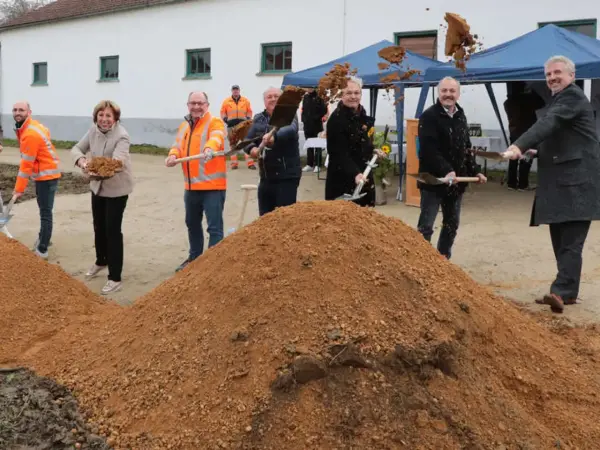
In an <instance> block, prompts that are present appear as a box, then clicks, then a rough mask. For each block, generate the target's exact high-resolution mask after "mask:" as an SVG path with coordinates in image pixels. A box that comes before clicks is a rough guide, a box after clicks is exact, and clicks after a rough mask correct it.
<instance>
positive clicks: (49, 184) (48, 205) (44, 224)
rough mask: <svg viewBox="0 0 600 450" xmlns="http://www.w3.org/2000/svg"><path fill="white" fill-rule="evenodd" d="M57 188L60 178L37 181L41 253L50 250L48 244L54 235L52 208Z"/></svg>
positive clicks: (36, 191)
mask: <svg viewBox="0 0 600 450" xmlns="http://www.w3.org/2000/svg"><path fill="white" fill-rule="evenodd" d="M57 189H58V179H56V180H48V181H36V182H35V195H36V197H37V204H38V208H39V210H40V233H39V235H38V239H39V244H38V248H37V249H38V250H39V252H40V253H46V252H47V251H48V244H50V238H51V237H52V210H53V208H54V197H55V196H56V191H57Z"/></svg>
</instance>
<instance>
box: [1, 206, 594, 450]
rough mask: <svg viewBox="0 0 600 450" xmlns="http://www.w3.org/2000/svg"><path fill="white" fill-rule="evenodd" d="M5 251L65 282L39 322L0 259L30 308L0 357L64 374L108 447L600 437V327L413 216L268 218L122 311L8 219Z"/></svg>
mask: <svg viewBox="0 0 600 450" xmlns="http://www.w3.org/2000/svg"><path fill="white" fill-rule="evenodd" d="M0 251H1V253H2V255H3V258H4V257H5V255H6V258H7V261H9V264H8V266H7V267H14V266H13V263H16V262H17V261H19V264H21V266H22V267H27V268H28V269H30V270H32V271H33V273H35V274H36V276H45V277H46V278H45V279H44V281H45V284H46V286H47V289H48V290H50V291H53V292H55V294H54V295H56V296H57V298H59V297H60V298H61V299H62V300H59V301H58V303H59V305H57V306H56V307H55V308H54V309H50V310H51V312H52V314H53V316H52V317H51V320H47V321H46V322H45V327H44V326H42V327H41V329H40V330H39V331H37V324H38V322H39V320H40V318H42V320H43V317H44V315H45V314H46V310H48V309H49V308H51V307H50V303H51V301H46V300H44V299H43V293H41V292H32V293H29V294H28V295H26V287H28V286H30V285H32V283H30V282H29V280H30V279H31V275H29V274H28V276H27V278H22V279H21V278H19V274H22V273H26V272H25V271H21V270H17V271H14V270H11V271H10V273H9V272H8V271H6V270H2V271H0V274H1V275H0V276H1V277H2V278H3V279H2V280H0V281H2V283H3V285H6V284H7V282H9V281H10V280H12V281H13V283H14V284H17V285H20V284H22V285H23V286H24V287H23V288H20V287H15V288H12V289H13V290H12V291H10V295H8V298H11V299H13V302H15V303H16V305H17V306H15V307H12V306H10V302H4V303H0V317H6V316H9V317H10V315H14V314H18V312H16V311H15V309H18V310H23V311H26V312H27V313H21V315H19V316H18V319H17V320H11V321H10V322H9V323H10V326H8V325H7V323H0V330H2V335H3V336H4V337H5V338H6V339H8V340H9V341H10V342H14V343H16V346H15V350H13V351H11V350H9V351H6V350H4V348H3V349H2V353H0V363H5V362H7V359H8V360H10V361H11V362H13V363H17V364H25V365H27V366H29V367H32V368H34V369H36V370H37V371H38V372H39V373H41V374H42V375H48V376H52V377H54V378H56V379H57V380H59V381H60V382H62V383H64V384H66V385H67V386H69V387H71V388H73V389H75V391H76V392H77V393H78V398H79V399H80V401H81V404H82V406H83V408H84V409H85V410H86V411H89V412H90V414H91V416H92V418H93V420H94V422H95V423H96V424H97V425H98V429H99V431H100V432H101V433H104V434H105V435H106V436H108V439H109V442H110V443H114V444H115V445H116V446H117V448H125V447H129V446H132V447H133V448H144V449H146V448H161V449H164V448H178V449H179V448H182V449H186V448H190V449H198V448H207V449H212V448H239V449H281V448H286V449H311V448H319V449H330V448H331V449H333V448H338V449H339V448H356V449H359V448H360V449H362V448H381V449H392V448H414V449H436V450H437V449H439V450H444V449H458V448H470V449H494V450H496V449H499V448H506V449H545V448H562V449H587V448H589V449H592V448H594V446H595V443H597V442H599V441H600V421H599V419H600V408H599V407H600V401H599V399H598V395H599V394H598V392H599V388H600V379H599V378H598V376H597V373H598V369H599V365H598V349H600V345H598V343H600V339H599V338H598V333H597V331H595V330H593V329H592V330H569V329H567V328H561V327H559V326H556V324H555V323H543V324H539V323H538V322H537V321H536V320H534V318H532V317H530V315H529V314H524V313H523V312H522V311H520V310H519V309H518V308H517V307H515V306H513V305H512V304H510V303H508V302H506V301H504V300H503V299H501V298H499V297H497V296H495V295H493V294H492V293H491V292H490V291H489V290H488V289H486V288H484V287H482V286H480V285H478V284H477V283H475V282H474V281H473V280H472V279H471V278H469V277H468V276H467V275H466V274H465V273H464V272H463V271H462V270H461V269H460V268H458V267H457V266H455V265H453V264H451V263H449V262H448V261H446V260H443V259H442V258H440V256H439V254H438V253H437V252H436V251H435V250H434V249H433V248H432V247H431V245H429V244H428V243H426V242H425V241H424V240H423V239H422V238H421V237H420V235H419V234H418V233H417V232H416V231H415V230H414V229H413V228H411V227H408V226H407V225H405V224H404V223H403V222H401V221H399V220H396V219H392V218H387V217H384V216H382V215H380V214H378V213H377V212H375V211H372V210H366V209H361V208H358V207H356V206H355V205H353V204H350V203H344V202H338V203H331V202H327V203H325V202H305V203H300V204H297V205H295V206H293V207H289V208H285V209H280V210H277V211H276V212H274V213H272V214H268V215H266V216H263V217H262V218H260V219H259V220H257V221H255V222H254V223H252V224H250V225H248V226H246V227H245V228H243V229H242V230H240V231H238V232H236V233H234V234H233V235H231V236H229V237H227V238H226V239H225V240H224V241H222V242H221V243H220V244H219V245H217V246H216V247H214V248H212V249H210V250H209V251H207V252H206V253H205V254H204V255H203V256H202V257H201V258H199V259H198V260H196V261H195V262H194V263H192V264H190V265H189V266H188V267H187V268H186V269H185V270H183V271H182V272H180V273H179V274H177V275H175V276H174V277H173V278H171V279H169V280H167V281H165V282H163V283H162V284H161V285H160V286H158V287H157V288H156V289H154V290H153V291H151V292H150V293H148V294H147V295H145V296H144V297H142V298H140V299H139V300H138V301H137V302H136V303H135V304H134V305H133V306H132V307H130V308H125V309H121V308H118V307H116V306H112V305H109V304H102V303H99V301H98V300H97V299H96V298H95V296H94V295H93V294H91V293H89V292H85V289H84V288H83V287H82V286H81V284H80V283H79V282H77V281H75V280H72V279H69V278H68V277H66V275H65V274H64V273H62V272H61V271H60V269H58V268H51V266H49V265H48V264H47V263H45V262H43V261H41V260H39V259H36V258H35V257H34V256H33V255H32V254H31V252H29V251H28V250H27V249H26V248H25V247H23V246H20V244H16V243H13V242H10V243H9V242H8V241H7V240H6V239H5V238H3V237H2V236H0ZM224 268H226V270H224ZM45 271H47V272H48V274H47V275H44V272H45ZM15 274H17V275H16V276H15ZM231 274H237V276H233V277H232V276H231ZM34 278H35V277H34ZM54 301H56V299H54ZM7 307H8V308H12V309H9V310H5V309H6V308H7ZM53 324H56V326H55V327H54V328H53ZM32 330H34V333H33V335H32V336H28V333H31V331H32ZM579 342H585V343H586V345H585V346H583V350H582V349H581V348H579V349H578V351H575V350H574V348H573V346H574V345H575V344H576V343H579Z"/></svg>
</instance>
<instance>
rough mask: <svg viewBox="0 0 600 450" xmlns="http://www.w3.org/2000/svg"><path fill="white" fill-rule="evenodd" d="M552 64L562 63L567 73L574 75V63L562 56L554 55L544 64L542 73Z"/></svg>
mask: <svg viewBox="0 0 600 450" xmlns="http://www.w3.org/2000/svg"><path fill="white" fill-rule="evenodd" d="M554 63H563V64H564V65H565V68H566V69H567V72H569V73H575V63H574V62H573V61H571V60H570V59H569V58H567V57H566V56H563V55H555V56H551V57H550V58H548V60H547V61H546V62H545V63H544V71H545V70H546V69H547V68H548V66H549V65H550V64H554Z"/></svg>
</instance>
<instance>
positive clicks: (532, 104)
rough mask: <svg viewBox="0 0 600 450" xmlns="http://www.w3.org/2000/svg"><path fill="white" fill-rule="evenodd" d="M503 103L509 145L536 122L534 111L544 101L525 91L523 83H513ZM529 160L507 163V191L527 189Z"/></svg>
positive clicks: (540, 106)
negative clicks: (506, 118) (506, 119)
mask: <svg viewBox="0 0 600 450" xmlns="http://www.w3.org/2000/svg"><path fill="white" fill-rule="evenodd" d="M509 87H510V89H509V93H508V95H507V98H506V101H505V102H504V110H505V111H506V116H507V117H508V130H509V133H510V142H511V144H512V143H513V142H515V141H516V140H517V139H518V138H519V137H521V135H522V134H523V133H525V132H526V131H527V130H528V129H529V128H530V127H531V126H532V125H533V124H534V123H535V122H536V120H537V116H536V111H537V110H538V109H540V108H543V107H544V100H543V99H542V98H541V97H540V96H539V95H537V94H536V93H535V92H533V91H531V90H528V89H526V86H525V82H524V81H513V82H511V83H510V85H509ZM531 165H532V161H531V159H529V160H525V159H521V160H518V159H516V160H511V161H509V163H508V189H510V190H518V191H524V190H527V189H529V172H530V170H531Z"/></svg>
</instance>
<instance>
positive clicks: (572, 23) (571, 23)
mask: <svg viewBox="0 0 600 450" xmlns="http://www.w3.org/2000/svg"><path fill="white" fill-rule="evenodd" d="M546 25H556V26H557V27H572V26H578V25H593V26H594V36H593V37H594V38H596V39H597V36H598V20H597V19H574V20H551V21H548V22H538V28H542V27H545V26H546Z"/></svg>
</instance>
